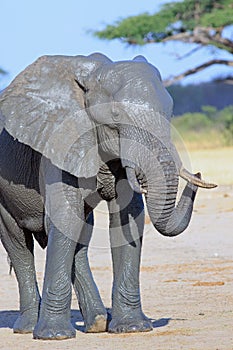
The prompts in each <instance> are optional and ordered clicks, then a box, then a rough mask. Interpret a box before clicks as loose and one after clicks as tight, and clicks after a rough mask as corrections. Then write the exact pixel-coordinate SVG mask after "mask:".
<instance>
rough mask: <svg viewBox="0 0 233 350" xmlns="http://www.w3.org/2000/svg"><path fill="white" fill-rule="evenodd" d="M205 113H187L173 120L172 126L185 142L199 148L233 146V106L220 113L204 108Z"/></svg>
mask: <svg viewBox="0 0 233 350" xmlns="http://www.w3.org/2000/svg"><path fill="white" fill-rule="evenodd" d="M202 110H203V113H185V114H184V115H182V116H179V117H176V118H174V119H173V121H172V124H173V126H174V127H175V129H176V130H177V131H178V133H179V134H180V135H181V137H182V138H183V140H184V142H185V143H186V144H188V145H189V146H190V145H191V147H192V146H194V148H198V144H200V147H203V145H205V147H208V148H211V147H218V146H233V106H229V107H226V108H225V109H223V110H221V111H218V110H216V108H215V107H212V106H204V107H202Z"/></svg>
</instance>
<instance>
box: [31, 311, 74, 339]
mask: <svg viewBox="0 0 233 350" xmlns="http://www.w3.org/2000/svg"><path fill="white" fill-rule="evenodd" d="M75 336H76V331H75V328H74V327H73V326H72V324H71V322H70V321H67V320H66V319H64V316H62V315H56V316H50V317H45V318H43V319H40V320H39V322H38V323H37V325H36V326H35V329H34V331H33V338H34V339H43V340H63V339H69V338H75Z"/></svg>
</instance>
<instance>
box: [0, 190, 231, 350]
mask: <svg viewBox="0 0 233 350" xmlns="http://www.w3.org/2000/svg"><path fill="white" fill-rule="evenodd" d="M97 216H98V218H97V228H96V230H95V233H94V238H93V241H92V245H91V248H90V261H91V265H92V269H93V273H94V275H95V279H96V282H97V284H98V286H99V289H100V293H101V295H102V297H103V300H104V303H105V305H106V307H110V306H111V303H110V300H111V283H112V273H111V263H110V251H109V248H108V242H107V232H106V230H105V223H104V216H105V214H104V212H102V211H101V210H100V211H99V212H98V213H97ZM232 226H233V186H232V185H227V186H224V185H222V186H219V187H218V188H217V189H215V190H212V191H206V190H200V191H199V194H198V198H197V200H196V205H195V212H194V214H193V218H192V221H191V224H190V226H189V228H188V229H187V230H186V231H185V233H184V234H182V235H181V236H179V237H177V238H173V239H171V238H164V237H161V236H160V235H159V234H158V233H156V232H155V230H154V228H153V227H152V226H151V224H150V223H148V224H147V225H146V230H145V238H144V246H143V256H142V268H141V294H142V301H143V309H144V312H145V313H146V314H147V316H148V317H150V318H151V319H152V320H153V325H154V330H153V331H152V332H149V333H141V334H123V335H111V334H107V333H102V334H85V333H84V332H83V324H82V320H81V316H80V313H79V311H78V305H77V301H76V298H75V296H73V301H72V322H73V324H75V325H76V328H77V335H76V339H72V340H67V341H38V340H37V341H36V340H32V336H31V335H30V334H29V335H16V334H13V333H12V326H13V323H14V321H15V319H16V317H17V313H18V311H17V310H18V292H17V285H16V281H15V277H14V275H12V276H10V275H9V274H8V270H9V267H8V264H7V258H6V253H5V251H4V249H3V248H2V246H0V280H1V282H0V349H4V350H9V349H20V350H21V349H22V350H24V349H38V350H39V349H40V350H41V349H72V350H73V349H83V348H84V347H85V348H86V349H119V350H121V349H125V350H128V349H143V350H145V349H156V350H160V349H161V350H176V349H185V350H199V349H200V350H207V349H208V350H217V349H218V350H232V349H233V233H232V232H233V231H232ZM103 232H104V234H103ZM100 236H101V237H102V241H101V242H100V240H99V237H100ZM36 263H37V272H38V279H39V284H40V286H41V283H42V276H43V265H44V252H42V251H41V249H40V248H39V247H38V246H36Z"/></svg>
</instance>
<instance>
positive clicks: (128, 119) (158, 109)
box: [81, 56, 215, 236]
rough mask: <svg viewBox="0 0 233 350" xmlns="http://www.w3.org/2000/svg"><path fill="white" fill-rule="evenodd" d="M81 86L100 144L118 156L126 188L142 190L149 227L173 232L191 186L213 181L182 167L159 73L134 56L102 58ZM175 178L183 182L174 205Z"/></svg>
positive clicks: (186, 211)
mask: <svg viewBox="0 0 233 350" xmlns="http://www.w3.org/2000/svg"><path fill="white" fill-rule="evenodd" d="M81 84H82V86H83V90H84V96H85V105H86V107H87V112H88V114H89V115H90V117H91V118H92V119H93V120H94V121H95V123H96V124H97V125H99V126H98V129H97V130H98V131H97V133H98V135H99V144H100V148H101V149H102V150H103V151H104V152H106V153H109V154H111V156H112V157H114V156H115V157H120V158H121V162H122V165H123V166H124V167H125V169H126V174H127V178H128V181H129V183H130V185H131V187H132V189H133V190H134V191H136V192H141V193H145V196H146V200H147V206H148V212H149V215H150V217H151V220H152V222H153V224H154V226H155V228H156V229H157V230H158V231H159V232H160V233H162V234H164V235H167V236H175V235H178V234H179V233H181V232H182V231H183V230H184V229H185V228H186V227H187V225H188V223H189V220H190V218H191V214H192V208H193V201H194V198H195V194H196V191H197V186H200V187H205V188H212V187H215V185H214V184H210V183H206V182H205V181H203V180H202V179H201V176H200V174H199V173H198V174H196V175H193V174H191V173H189V172H188V171H187V170H186V169H184V168H183V166H182V162H181V160H180V158H179V155H178V153H177V151H176V149H175V147H174V145H173V144H172V142H171V138H170V119H171V116H172V111H173V101H172V98H171V96H170V95H169V94H168V92H167V91H166V89H165V88H164V87H163V85H162V82H161V77H160V73H159V71H158V70H157V69H156V68H155V67H154V66H152V65H151V64H149V63H148V62H147V61H146V60H145V58H143V57H142V56H138V57H136V58H134V60H133V61H128V62H117V63H113V62H111V61H108V62H106V63H105V64H104V65H102V66H100V67H99V68H98V69H96V70H95V72H93V73H92V74H91V75H90V76H87V77H86V79H85V78H84V79H83V80H82V82H81ZM179 176H181V177H182V178H184V179H185V180H187V181H188V184H187V186H186V188H185V190H184V191H183V194H182V196H181V199H180V201H179V203H178V205H177V206H176V205H175V203H176V197H177V191H178V179H179Z"/></svg>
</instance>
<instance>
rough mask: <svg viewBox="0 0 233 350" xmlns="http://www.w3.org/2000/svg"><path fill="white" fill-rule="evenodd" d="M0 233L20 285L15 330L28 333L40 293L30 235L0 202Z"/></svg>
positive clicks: (31, 328) (34, 321)
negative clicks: (18, 312) (18, 311)
mask: <svg viewBox="0 0 233 350" xmlns="http://www.w3.org/2000/svg"><path fill="white" fill-rule="evenodd" d="M0 236H1V241H2V243H3V246H4V247H5V249H6V251H7V253H8V255H9V257H10V260H11V262H12V265H13V268H14V271H15V274H16V278H17V280H18V286H19V296H20V315H19V317H18V318H17V320H16V322H15V324H14V327H13V330H14V333H31V332H32V331H33V329H34V327H35V324H36V323H37V319H38V312H39V304H40V295H39V291H38V287H37V281H36V274H35V266H34V255H33V238H32V234H31V233H30V232H24V231H23V230H22V229H21V228H20V227H19V226H18V225H17V223H16V222H15V220H14V218H13V217H12V216H11V215H10V214H9V213H8V212H7V211H6V210H5V208H4V207H3V206H2V205H1V204H0Z"/></svg>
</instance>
